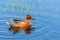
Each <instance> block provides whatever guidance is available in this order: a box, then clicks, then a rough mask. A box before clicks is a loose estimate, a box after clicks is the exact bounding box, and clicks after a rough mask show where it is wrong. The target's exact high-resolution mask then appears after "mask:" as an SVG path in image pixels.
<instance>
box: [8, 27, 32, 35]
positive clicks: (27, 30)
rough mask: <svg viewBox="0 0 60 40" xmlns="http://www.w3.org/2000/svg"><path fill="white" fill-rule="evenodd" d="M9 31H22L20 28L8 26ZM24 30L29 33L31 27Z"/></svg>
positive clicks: (14, 32)
mask: <svg viewBox="0 0 60 40" xmlns="http://www.w3.org/2000/svg"><path fill="white" fill-rule="evenodd" d="M9 31H12V33H13V34H16V33H18V32H20V31H22V28H20V27H13V26H10V28H9ZM24 32H25V33H26V34H30V33H31V28H28V29H24Z"/></svg>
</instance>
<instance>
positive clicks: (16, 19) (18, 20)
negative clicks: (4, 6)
mask: <svg viewBox="0 0 60 40" xmlns="http://www.w3.org/2000/svg"><path fill="white" fill-rule="evenodd" d="M13 21H22V20H17V19H13Z"/></svg>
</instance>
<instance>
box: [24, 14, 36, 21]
mask: <svg viewBox="0 0 60 40" xmlns="http://www.w3.org/2000/svg"><path fill="white" fill-rule="evenodd" d="M24 19H25V20H30V19H32V20H35V19H34V18H32V17H31V16H30V15H26V16H25V18H24Z"/></svg>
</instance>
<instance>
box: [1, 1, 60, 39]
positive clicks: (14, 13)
mask: <svg viewBox="0 0 60 40" xmlns="http://www.w3.org/2000/svg"><path fill="white" fill-rule="evenodd" d="M13 2H14V3H16V5H17V9H16V10H14V9H13ZM7 5H8V6H9V5H11V7H8V9H7ZM21 5H23V6H24V8H26V5H28V8H29V10H26V9H24V12H22V11H21V10H22V9H21V7H20V6H21ZM27 11H28V14H29V15H31V16H32V17H33V18H35V19H36V20H31V22H32V25H33V26H32V27H34V28H35V29H34V30H32V31H31V34H25V33H24V31H21V32H19V33H17V34H12V33H11V32H9V30H8V28H9V25H8V24H6V22H8V21H10V20H11V19H14V18H16V19H23V17H24V16H25V15H26V13H27ZM0 40H60V0H24V1H23V2H22V0H18V2H16V0H0Z"/></svg>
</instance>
